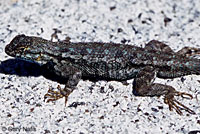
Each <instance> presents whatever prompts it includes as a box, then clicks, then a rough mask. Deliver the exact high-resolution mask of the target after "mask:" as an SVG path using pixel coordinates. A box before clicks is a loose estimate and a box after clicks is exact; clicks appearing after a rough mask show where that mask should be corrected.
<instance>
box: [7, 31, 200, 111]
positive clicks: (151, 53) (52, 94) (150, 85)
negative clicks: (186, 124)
mask: <svg viewBox="0 0 200 134" xmlns="http://www.w3.org/2000/svg"><path fill="white" fill-rule="evenodd" d="M5 52H6V54H8V55H9V56H12V57H16V58H22V59H25V60H29V61H33V62H36V63H39V64H41V65H46V66H47V69H49V71H51V72H53V73H55V74H56V75H58V76H59V77H62V78H66V79H67V80H66V83H65V87H64V88H63V89H62V88H61V87H60V86H59V85H58V87H57V89H58V90H57V91H54V90H52V89H49V90H48V92H47V93H46V94H45V96H44V97H45V98H48V99H47V102H52V101H56V100H58V99H60V98H63V97H65V104H66V103H67V100H68V96H69V95H70V94H71V93H72V92H73V90H74V89H76V88H77V84H78V83H79V81H80V80H81V79H83V78H91V79H99V80H100V79H102V80H107V81H109V80H115V81H119V82H123V81H126V80H129V79H133V83H132V93H133V94H134V95H136V96H142V97H145V96H150V97H154V96H158V97H159V96H164V103H166V104H167V105H168V106H169V110H170V111H173V110H175V111H176V112H177V113H178V114H180V115H182V114H183V112H182V110H185V111H187V112H188V113H190V114H195V112H194V111H193V110H191V109H190V108H188V107H186V106H185V105H183V104H182V103H181V102H179V101H177V99H175V97H176V96H181V97H183V98H189V99H192V98H193V96H192V95H191V94H188V93H186V92H179V91H177V90H176V89H175V88H174V87H172V86H169V85H164V84H160V83H154V80H155V78H156V77H158V78H163V79H173V78H176V77H181V76H185V75H191V74H196V75H199V74H200V60H199V59H196V58H194V57H192V56H193V55H197V54H199V53H200V49H199V48H193V47H184V48H182V49H181V50H179V51H178V52H174V51H173V50H172V49H171V48H170V47H169V46H168V45H167V44H165V43H163V42H160V41H158V40H151V41H149V42H148V43H146V44H145V47H144V48H142V47H137V46H133V45H125V44H119V43H103V42H71V41H69V40H67V41H57V42H53V41H49V40H46V39H43V38H40V37H36V36H26V35H24V34H21V35H17V36H16V37H14V39H12V41H11V42H10V43H9V44H8V45H6V47H5Z"/></svg>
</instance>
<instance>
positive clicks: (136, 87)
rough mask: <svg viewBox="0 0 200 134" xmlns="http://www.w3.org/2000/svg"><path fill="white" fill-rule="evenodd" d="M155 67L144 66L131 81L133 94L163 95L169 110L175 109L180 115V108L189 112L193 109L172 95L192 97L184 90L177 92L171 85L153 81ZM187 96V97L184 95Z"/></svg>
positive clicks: (191, 112)
mask: <svg viewBox="0 0 200 134" xmlns="http://www.w3.org/2000/svg"><path fill="white" fill-rule="evenodd" d="M156 73H157V71H156V69H154V68H153V67H151V66H146V67H144V68H143V69H142V70H141V71H140V72H139V73H138V74H137V76H136V78H135V80H134V81H133V94H134V95H137V96H152V97H153V96H161V95H164V102H165V103H166V104H168V105H169V110H170V111H171V110H173V109H175V111H176V112H177V113H178V114H180V115H182V112H181V110H182V109H183V110H185V111H187V112H189V113H190V114H195V112H194V111H192V110H191V109H189V108H188V107H186V106H185V105H183V104H181V103H180V102H179V101H177V100H176V99H175V98H174V97H175V96H181V97H183V98H189V99H192V98H193V97H192V95H190V94H188V93H185V92H178V91H176V90H175V89H174V88H173V87H172V86H168V85H163V84H159V83H153V82H154V78H155V76H156ZM185 96H188V97H185Z"/></svg>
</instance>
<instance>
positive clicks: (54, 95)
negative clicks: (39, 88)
mask: <svg viewBox="0 0 200 134" xmlns="http://www.w3.org/2000/svg"><path fill="white" fill-rule="evenodd" d="M57 89H58V91H54V90H53V89H49V90H48V92H47V93H46V94H45V95H44V100H46V99H47V98H48V99H47V103H48V102H50V101H56V100H58V99H60V98H63V97H64V95H63V94H62V92H61V87H60V85H58V87H57Z"/></svg>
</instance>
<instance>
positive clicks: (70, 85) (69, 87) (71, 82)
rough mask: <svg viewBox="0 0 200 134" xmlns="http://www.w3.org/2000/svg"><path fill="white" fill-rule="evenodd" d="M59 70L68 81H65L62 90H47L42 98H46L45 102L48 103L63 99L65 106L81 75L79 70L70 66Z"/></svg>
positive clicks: (59, 88)
mask: <svg viewBox="0 0 200 134" xmlns="http://www.w3.org/2000/svg"><path fill="white" fill-rule="evenodd" d="M56 68H57V67H56ZM57 69H58V68H57ZM59 70H62V75H64V76H69V79H68V80H67V82H66V84H65V87H64V89H61V87H60V86H58V88H57V89H58V91H53V90H52V89H49V90H48V93H47V94H45V96H44V98H45V99H46V98H48V100H47V102H50V101H56V100H58V99H60V98H63V97H65V104H66V103H67V99H68V96H69V95H70V93H72V92H73V90H74V89H75V88H76V86H77V84H78V82H79V81H80V79H81V76H82V73H81V71H80V70H78V69H77V68H75V67H72V66H70V65H67V66H66V67H59Z"/></svg>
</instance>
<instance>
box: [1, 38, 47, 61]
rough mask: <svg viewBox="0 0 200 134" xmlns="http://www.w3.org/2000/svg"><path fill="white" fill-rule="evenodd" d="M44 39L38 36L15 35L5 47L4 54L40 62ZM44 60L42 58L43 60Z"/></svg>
mask: <svg viewBox="0 0 200 134" xmlns="http://www.w3.org/2000/svg"><path fill="white" fill-rule="evenodd" d="M45 42H46V40H44V39H41V38H39V37H33V36H25V35H23V34H22V35H17V36H16V37H15V38H14V39H13V40H12V41H11V42H10V43H9V44H8V45H7V46H6V47H5V52H6V54H8V55H10V56H12V57H19V58H23V59H26V60H31V61H36V62H39V63H40V62H42V61H41V60H42V59H41V58H43V57H42V53H43V51H44V50H43V46H44V44H45ZM43 61H44V60H43Z"/></svg>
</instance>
